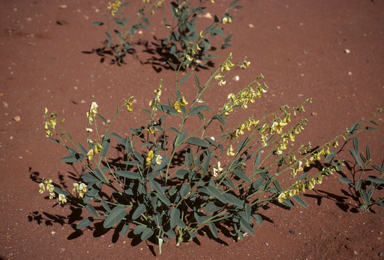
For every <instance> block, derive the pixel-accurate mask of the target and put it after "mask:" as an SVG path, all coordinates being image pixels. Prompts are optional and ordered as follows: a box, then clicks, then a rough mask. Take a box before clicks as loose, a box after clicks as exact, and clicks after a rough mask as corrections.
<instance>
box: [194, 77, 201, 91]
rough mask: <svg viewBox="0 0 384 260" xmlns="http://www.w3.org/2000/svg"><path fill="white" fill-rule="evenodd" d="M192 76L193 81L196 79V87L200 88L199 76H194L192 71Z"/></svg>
mask: <svg viewBox="0 0 384 260" xmlns="http://www.w3.org/2000/svg"><path fill="white" fill-rule="evenodd" d="M193 76H195V81H196V85H197V87H198V88H199V89H201V88H200V80H199V78H198V77H197V76H196V73H193Z"/></svg>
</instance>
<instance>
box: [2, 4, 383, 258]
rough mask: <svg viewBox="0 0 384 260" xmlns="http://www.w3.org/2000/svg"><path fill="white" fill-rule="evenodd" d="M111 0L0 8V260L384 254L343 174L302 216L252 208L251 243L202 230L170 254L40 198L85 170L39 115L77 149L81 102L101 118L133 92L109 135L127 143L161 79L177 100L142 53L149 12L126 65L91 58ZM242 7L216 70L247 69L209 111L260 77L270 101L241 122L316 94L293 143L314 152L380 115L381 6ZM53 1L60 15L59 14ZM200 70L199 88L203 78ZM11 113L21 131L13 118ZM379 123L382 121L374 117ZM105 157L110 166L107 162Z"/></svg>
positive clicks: (376, 140)
mask: <svg viewBox="0 0 384 260" xmlns="http://www.w3.org/2000/svg"><path fill="white" fill-rule="evenodd" d="M107 3H108V1H69V0H61V1H56V0H55V1H52V0H37V1H31V0H29V1H28V0H24V1H22V0H15V1H2V7H1V10H0V24H1V31H0V46H1V49H0V52H1V61H2V62H1V63H0V71H1V77H0V80H1V83H0V86H1V89H0V90H1V91H0V93H1V96H0V103H1V106H0V117H1V121H0V122H1V124H0V132H1V134H0V137H1V139H0V141H1V143H0V161H1V166H0V167H1V170H0V182H1V186H0V202H1V203H0V211H1V213H0V214H1V215H0V221H1V225H0V259H107V258H108V259H148V258H150V259H151V258H153V259H155V258H156V259H233V258H235V257H236V258H238V259H321V258H324V259H380V256H382V255H383V253H384V243H383V242H384V233H383V232H384V224H383V210H382V209H381V208H380V207H379V206H374V207H373V208H372V212H370V213H364V212H362V211H360V210H359V204H358V202H357V201H356V197H354V196H351V195H348V194H349V193H348V187H347V186H346V185H345V184H342V183H340V182H339V180H338V177H340V176H346V177H349V178H351V170H348V169H347V168H345V167H344V170H343V172H342V173H339V174H335V175H332V176H330V177H326V178H325V179H324V183H323V184H322V185H319V186H316V189H315V190H314V191H308V192H307V193H306V195H304V196H302V198H303V199H304V200H305V201H306V203H307V204H308V206H309V209H304V208H302V207H300V206H295V207H294V208H292V209H291V210H285V209H282V208H280V207H277V206H275V205H273V204H270V206H269V207H268V208H265V209H263V210H261V211H260V214H261V215H262V216H263V218H264V222H263V225H262V227H258V226H257V225H256V226H255V228H254V230H255V232H256V236H247V237H245V239H244V240H243V241H238V242H236V241H234V240H233V239H232V238H230V237H227V236H225V235H224V234H223V233H220V234H219V239H218V240H214V239H212V238H211V237H210V236H209V235H207V233H204V235H203V236H200V237H198V242H190V243H182V244H181V245H180V246H179V247H176V246H175V240H171V241H169V242H168V243H165V244H164V245H163V253H162V255H159V254H158V251H157V250H158V246H157V245H156V244H153V243H151V242H148V243H147V242H137V241H136V240H132V239H131V238H129V237H124V238H121V237H120V236H119V235H118V234H114V229H112V230H110V231H109V232H104V231H100V229H99V230H97V229H95V228H94V227H93V226H91V227H92V229H83V231H82V232H76V230H75V228H74V227H75V225H76V224H78V223H79V221H80V220H81V219H82V218H85V217H87V216H88V212H86V211H83V212H82V214H80V213H81V211H79V210H78V209H77V208H75V207H71V206H70V205H66V206H64V207H61V206H59V205H57V204H56V201H54V200H49V199H44V197H45V195H41V194H39V192H38V182H37V180H41V178H52V179H53V181H54V183H55V184H58V185H63V184H64V185H67V187H69V189H70V186H71V185H72V182H74V181H73V179H71V178H69V176H72V178H73V176H75V177H76V176H78V175H79V174H81V168H80V167H79V166H75V167H71V166H70V165H66V164H64V163H63V162H61V161H60V158H61V157H63V156H66V155H67V151H66V150H65V149H64V148H63V147H62V146H59V145H55V144H54V143H53V142H51V141H50V140H48V139H47V138H45V133H44V125H43V122H44V119H43V111H44V108H45V107H47V108H48V109H49V111H53V110H55V111H57V112H58V113H59V114H60V116H62V117H65V118H66V122H65V123H64V127H65V129H66V130H67V131H69V132H70V133H71V134H72V136H73V137H74V138H75V140H80V141H84V140H85V138H86V133H85V125H86V122H85V121H86V119H85V112H86V111H87V109H88V105H89V101H90V98H91V95H95V101H96V102H97V103H98V104H99V110H98V111H99V113H101V114H102V115H104V117H106V118H107V119H112V116H113V115H114V111H115V109H116V105H117V104H122V103H123V102H124V99H125V98H127V97H129V96H132V95H134V96H135V99H136V103H135V106H134V109H135V112H134V113H122V114H121V115H120V116H119V120H118V121H117V122H116V123H115V125H114V126H113V128H112V132H117V133H120V134H121V135H122V136H124V135H125V134H128V133H129V130H128V128H130V127H135V128H136V127H139V126H141V125H144V124H145V123H146V119H147V117H146V114H145V113H144V112H142V111H141V109H139V107H140V108H141V107H144V108H147V109H148V102H149V101H150V100H151V99H152V98H153V90H154V89H155V88H157V86H158V83H159V81H160V79H163V86H164V87H163V97H162V98H163V100H166V99H165V97H170V98H173V97H174V87H173V84H174V73H173V72H172V71H171V70H169V69H166V68H165V67H163V64H162V62H157V61H154V60H156V59H159V58H161V56H160V55H159V54H158V53H156V52H154V53H151V52H150V51H148V50H147V49H146V47H145V45H144V44H143V43H145V42H147V43H148V45H147V46H148V48H150V49H154V48H155V45H154V44H155V43H156V41H155V40H154V36H156V37H157V38H162V37H164V36H166V30H165V28H163V27H164V25H163V24H162V23H161V19H160V18H159V17H157V16H155V17H154V18H153V25H152V26H151V27H150V30H149V31H145V30H144V31H143V33H142V34H139V33H138V32H137V34H136V36H135V39H134V41H136V42H139V40H140V41H141V43H139V44H138V45H137V48H136V53H135V54H133V55H129V56H128V58H127V61H126V64H123V65H122V66H120V67H119V66H116V65H114V64H111V63H112V62H111V56H108V55H106V56H105V58H104V61H103V62H101V60H102V57H101V56H98V55H97V53H96V52H95V51H94V50H96V49H99V48H102V47H103V41H104V40H105V34H104V31H103V29H102V28H101V27H93V26H91V25H90V23H91V22H93V21H98V20H101V15H102V14H104V13H106V12H107V9H106V6H107ZM229 3H230V1H229V0H225V1H224V0H223V1H220V0H216V4H215V5H214V8H212V7H210V9H208V11H209V12H211V13H214V11H216V12H217V13H218V14H221V12H223V11H224V10H225V7H226V6H228V4H229ZM239 4H242V5H245V6H246V8H245V9H241V10H238V11H236V12H235V19H234V21H233V23H232V24H229V25H225V30H224V32H225V33H226V34H227V35H229V34H230V33H233V34H234V35H233V38H232V39H233V40H232V45H233V47H232V48H230V49H226V50H220V51H219V52H218V55H219V59H217V60H214V62H215V67H214V68H217V66H219V64H220V62H221V61H223V60H224V59H225V57H226V56H227V55H228V54H229V52H232V53H233V56H234V58H233V61H234V62H237V61H239V60H241V59H242V58H243V57H244V56H247V57H248V60H249V61H251V67H250V68H248V69H247V70H245V71H243V70H236V71H235V72H234V74H233V76H235V75H238V76H239V77H240V81H238V82H236V81H234V80H231V79H228V80H227V84H226V85H225V86H224V87H221V88H220V87H217V88H216V89H215V90H214V91H212V92H211V93H209V94H208V95H207V96H206V97H205V100H206V102H207V105H208V106H209V107H211V108H213V109H214V110H215V111H216V110H217V109H218V108H219V107H221V105H222V104H223V102H225V100H226V97H227V95H228V93H230V92H235V91H237V90H239V89H240V88H241V87H242V86H245V85H246V84H248V83H249V82H251V81H252V80H254V79H255V77H256V76H257V75H259V74H260V73H263V74H264V75H265V82H266V83H267V84H268V86H269V87H270V88H269V90H268V93H266V94H265V96H263V98H262V99H258V101H257V103H256V104H253V105H251V106H250V107H249V108H248V110H246V111H247V113H243V114H242V113H237V114H235V116H233V118H232V119H233V120H235V119H236V120H237V119H243V118H246V117H247V116H249V115H254V116H255V117H257V116H260V115H262V114H263V113H264V111H269V112H271V111H274V110H276V109H278V108H279V107H280V106H281V105H283V104H288V105H290V106H294V105H297V104H299V103H300V102H302V101H304V100H305V99H306V98H308V97H313V104H312V105H309V106H307V107H306V108H307V113H306V116H307V118H308V119H309V124H308V125H307V126H306V130H305V131H304V133H303V134H301V135H300V138H298V140H300V141H302V142H303V143H304V142H307V141H311V142H312V144H313V145H314V146H316V145H321V144H323V143H324V142H326V141H328V140H330V139H332V138H333V137H334V136H335V135H337V134H339V133H342V132H343V131H345V128H346V127H349V126H350V125H352V124H353V123H354V122H356V121H357V120H359V119H360V118H361V117H364V118H367V117H369V116H371V115H372V114H373V113H375V112H376V111H377V109H378V108H379V107H384V76H383V75H384V74H383V68H384V67H383V65H384V64H383V61H384V48H383V46H384V32H383V31H384V2H383V1H380V0H377V1H370V0H338V1H333V0H327V1H316V0H308V1H293V0H286V1H279V0H260V1H244V0H243V1H240V2H239ZM60 5H66V6H67V8H65V9H60V8H59V6H60ZM209 5H211V4H209ZM97 10H99V12H97ZM202 19H203V18H202ZM204 19H207V18H204ZM250 24H252V25H253V27H250V26H249V25H250ZM204 28H205V27H204ZM202 29H203V27H202ZM346 49H348V50H350V53H346V52H345V50H346ZM154 68H155V69H156V70H155V69H154ZM197 74H198V76H199V78H200V81H202V82H204V80H206V79H208V77H209V70H200V71H199V72H198V73H197ZM189 81H190V79H189ZM191 82H192V81H191ZM184 84H185V85H184V86H183V88H182V89H181V91H182V92H183V93H184V95H185V96H186V97H187V99H188V97H190V99H192V98H193V97H194V94H195V90H196V89H195V86H193V84H190V85H188V84H186V83H184ZM83 100H84V101H85V103H83V102H82V101H83ZM16 116H19V117H20V120H19V121H15V120H14V119H13V118H14V117H16ZM376 121H377V122H378V123H383V115H382V114H380V115H379V116H378V117H377V118H376ZM188 129H193V126H191V125H190V126H189V128H187V130H188ZM383 133H384V128H383V127H381V128H380V129H379V130H377V131H370V132H365V133H363V134H362V135H361V136H360V142H361V145H360V147H365V144H366V143H369V144H370V147H371V154H372V159H373V163H375V164H378V165H381V162H382V159H383V158H384V156H383V152H382V151H383V149H384V139H383V136H384V135H383ZM111 149H112V150H111V151H110V153H109V156H111V157H113V156H117V155H118V153H117V151H116V150H114V149H113V148H111ZM349 159H350V158H349ZM374 174H376V175H377V174H378V173H377V171H376V172H375V173H374ZM379 195H380V194H379ZM382 196H383V194H381V197H382Z"/></svg>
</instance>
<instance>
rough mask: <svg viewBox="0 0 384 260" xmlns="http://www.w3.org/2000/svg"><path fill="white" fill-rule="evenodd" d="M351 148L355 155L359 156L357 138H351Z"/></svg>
mask: <svg viewBox="0 0 384 260" xmlns="http://www.w3.org/2000/svg"><path fill="white" fill-rule="evenodd" d="M353 147H354V148H355V151H356V154H359V140H358V139H357V138H353Z"/></svg>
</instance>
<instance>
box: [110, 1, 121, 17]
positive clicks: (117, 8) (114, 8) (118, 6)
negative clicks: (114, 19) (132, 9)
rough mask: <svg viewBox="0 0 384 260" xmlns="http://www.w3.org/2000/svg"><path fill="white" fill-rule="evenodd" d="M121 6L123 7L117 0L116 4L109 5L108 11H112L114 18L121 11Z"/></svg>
mask: <svg viewBox="0 0 384 260" xmlns="http://www.w3.org/2000/svg"><path fill="white" fill-rule="evenodd" d="M120 5H121V2H120V1H119V0H116V2H115V3H113V4H111V2H109V3H108V7H107V8H108V9H109V10H111V14H112V15H113V16H115V15H116V13H117V11H118V10H119V8H120Z"/></svg>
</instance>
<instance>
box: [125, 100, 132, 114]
mask: <svg viewBox="0 0 384 260" xmlns="http://www.w3.org/2000/svg"><path fill="white" fill-rule="evenodd" d="M129 100H130V99H129V98H127V99H126V100H125V103H124V105H126V106H127V111H128V112H132V111H133V109H132V102H129Z"/></svg>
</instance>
